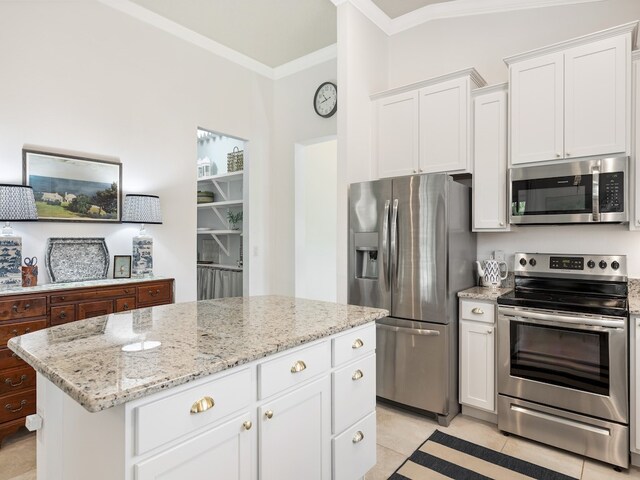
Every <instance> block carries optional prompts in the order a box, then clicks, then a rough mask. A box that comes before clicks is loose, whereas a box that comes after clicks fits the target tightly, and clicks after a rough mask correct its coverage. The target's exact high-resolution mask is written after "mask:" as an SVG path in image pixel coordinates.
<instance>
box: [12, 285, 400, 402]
mask: <svg viewBox="0 0 640 480" xmlns="http://www.w3.org/2000/svg"><path fill="white" fill-rule="evenodd" d="M388 314H389V312H387V311H386V310H381V309H377V308H366V307H358V306H352V305H339V304H335V303H329V302H319V301H312V300H303V299H296V298H291V297H282V296H264V297H236V298H225V299H218V300H205V301H200V302H188V303H177V304H173V305H163V306H160V307H152V308H145V309H139V310H132V311H128V312H121V313H117V314H112V315H105V316H101V317H95V318H91V319H88V320H81V321H78V322H73V323H68V324H65V325H59V326H56V327H52V328H48V329H45V330H39V331H37V332H33V333H29V334H27V335H23V336H20V337H15V338H12V339H11V340H9V348H10V349H11V350H13V351H14V352H16V353H17V354H18V355H19V356H20V357H21V358H23V359H24V360H25V361H26V362H27V363H28V364H29V365H31V366H32V367H33V368H35V369H36V370H37V371H38V372H39V373H41V374H43V375H44V376H45V377H46V378H48V379H49V380H50V381H51V382H53V383H54V384H55V385H57V386H58V387H59V388H60V389H62V390H63V391H64V392H65V393H67V394H68V395H69V396H70V397H71V398H73V399H74V400H76V401H77V402H78V403H79V404H80V405H82V406H83V407H84V408H85V409H86V410H88V411H90V412H98V411H101V410H105V409H107V408H110V407H113V406H116V405H120V404H122V403H125V402H128V401H131V400H134V399H137V398H142V397H145V396H147V395H151V394H152V393H156V392H158V391H160V390H166V389H168V388H171V387H175V386H177V385H181V384H184V383H187V382H189V381H192V380H196V379H198V378H202V377H206V376H208V375H211V374H213V373H216V372H220V371H222V370H226V369H229V368H233V367H236V366H238V365H242V364H245V363H248V362H251V361H253V360H257V359H260V358H263V357H266V356H268V355H271V354H274V353H277V352H282V351H284V350H287V349H290V348H292V347H296V346H298V345H302V344H305V343H308V342H312V341H314V340H318V339H321V338H324V337H328V336H330V335H333V334H335V333H339V332H342V331H345V330H348V329H351V328H354V327H357V326H360V325H364V324H367V323H369V322H373V321H375V320H377V319H379V318H382V317H385V316H386V315H388ZM141 341H145V342H152V341H157V342H160V346H158V347H157V348H154V349H150V350H146V351H142V352H124V351H123V350H122V348H123V347H124V346H126V345H132V344H136V343H139V342H141Z"/></svg>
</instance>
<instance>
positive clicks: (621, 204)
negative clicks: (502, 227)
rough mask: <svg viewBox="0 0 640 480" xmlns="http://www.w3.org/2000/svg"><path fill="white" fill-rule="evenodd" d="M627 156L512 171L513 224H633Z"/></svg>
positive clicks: (519, 168) (510, 216)
mask: <svg viewBox="0 0 640 480" xmlns="http://www.w3.org/2000/svg"><path fill="white" fill-rule="evenodd" d="M628 164H629V158H628V157H609V158H596V159H589V160H577V161H572V162H567V163H560V164H555V165H540V166H532V167H513V168H511V169H509V198H510V199H511V211H510V213H509V222H510V223H512V224H529V225H535V224H544V223H554V224H559V223H624V222H628V221H629V206H628V205H629V201H628V197H629V195H628V188H627V185H628V183H629V180H628Z"/></svg>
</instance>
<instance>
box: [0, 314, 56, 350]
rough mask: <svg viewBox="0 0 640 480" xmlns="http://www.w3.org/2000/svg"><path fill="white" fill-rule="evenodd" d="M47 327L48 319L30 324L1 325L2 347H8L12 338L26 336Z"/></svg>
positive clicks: (33, 321) (0, 339) (0, 337)
mask: <svg viewBox="0 0 640 480" xmlns="http://www.w3.org/2000/svg"><path fill="white" fill-rule="evenodd" d="M46 327H47V319H46V318H41V319H38V320H31V321H28V322H13V323H5V324H2V325H0V347H4V346H6V345H7V342H8V341H9V339H10V338H13V337H17V336H19V335H24V334H26V333H29V332H35V331H36V330H40V329H41V328H46Z"/></svg>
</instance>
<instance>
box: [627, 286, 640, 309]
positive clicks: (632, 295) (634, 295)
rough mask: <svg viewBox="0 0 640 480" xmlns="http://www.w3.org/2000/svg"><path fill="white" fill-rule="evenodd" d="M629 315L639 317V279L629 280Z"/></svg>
mask: <svg viewBox="0 0 640 480" xmlns="http://www.w3.org/2000/svg"><path fill="white" fill-rule="evenodd" d="M627 298H628V301H629V314H630V315H640V278H630V279H629V293H628V295H627Z"/></svg>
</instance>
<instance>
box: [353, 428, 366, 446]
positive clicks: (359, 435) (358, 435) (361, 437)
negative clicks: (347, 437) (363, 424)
mask: <svg viewBox="0 0 640 480" xmlns="http://www.w3.org/2000/svg"><path fill="white" fill-rule="evenodd" d="M362 440H364V433H362V432H361V431H360V430H358V431H357V432H356V434H355V435H354V436H353V438H352V439H351V441H352V442H353V443H360V442H361V441H362Z"/></svg>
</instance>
